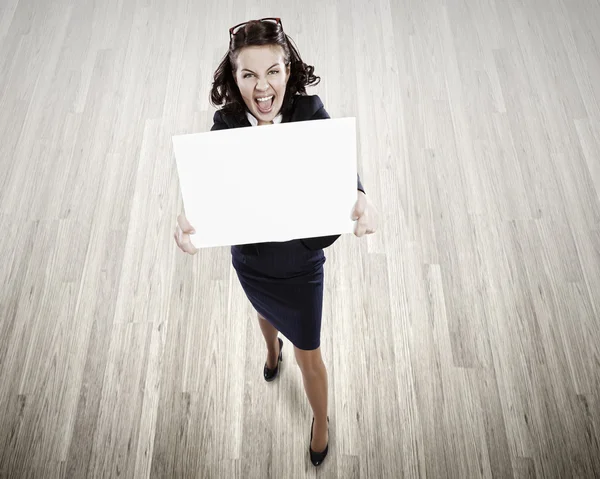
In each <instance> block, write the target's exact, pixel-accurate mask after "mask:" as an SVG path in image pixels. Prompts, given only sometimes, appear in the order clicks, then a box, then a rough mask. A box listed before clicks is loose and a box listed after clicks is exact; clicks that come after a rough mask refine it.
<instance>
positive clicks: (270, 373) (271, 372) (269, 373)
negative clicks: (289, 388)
mask: <svg viewBox="0 0 600 479" xmlns="http://www.w3.org/2000/svg"><path fill="white" fill-rule="evenodd" d="M277 339H278V340H279V358H277V366H275V368H274V369H269V368H268V367H267V363H265V369H264V376H265V381H267V382H271V381H273V379H275V378H276V377H277V373H278V372H279V363H280V362H281V361H282V360H283V356H282V354H281V353H282V351H283V341H282V340H281V338H277Z"/></svg>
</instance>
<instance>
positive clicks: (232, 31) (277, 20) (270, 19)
mask: <svg viewBox="0 0 600 479" xmlns="http://www.w3.org/2000/svg"><path fill="white" fill-rule="evenodd" d="M255 21H258V22H272V23H275V24H276V25H277V24H279V25H281V29H282V30H283V24H282V23H281V18H277V17H268V18H261V19H260V20H248V21H247V22H244V23H240V24H239V25H236V26H235V27H231V28H230V29H229V41H231V39H232V38H233V36H234V35H235V34H236V33H237V32H239V31H240V30H241V28H242V27H243V26H244V25H247V24H248V23H250V22H255Z"/></svg>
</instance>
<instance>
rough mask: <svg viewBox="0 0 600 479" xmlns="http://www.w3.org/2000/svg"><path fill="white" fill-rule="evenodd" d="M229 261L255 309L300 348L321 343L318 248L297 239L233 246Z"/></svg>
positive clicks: (322, 258)
mask: <svg viewBox="0 0 600 479" xmlns="http://www.w3.org/2000/svg"><path fill="white" fill-rule="evenodd" d="M231 257H232V264H233V267H234V268H235V271H236V273H237V276H238V278H239V280H240V284H241V285H242V289H243V290H244V292H245V293H246V296H247V297H248V299H249V300H250V303H252V306H253V307H254V309H255V310H256V311H257V312H258V313H260V315H261V316H262V317H263V318H265V319H266V320H267V321H269V323H271V324H272V325H273V326H274V327H275V328H276V329H277V330H279V331H280V332H281V333H282V334H283V335H284V336H285V337H286V338H288V340H290V341H291V343H292V344H293V345H294V346H296V347H297V348H299V349H303V350H313V349H317V348H318V347H319V346H320V344H321V315H322V312H323V276H324V273H323V264H324V263H325V261H326V258H325V254H324V252H323V250H322V249H319V250H317V251H311V250H309V249H308V248H307V247H306V246H304V245H303V244H302V242H301V241H300V240H292V241H285V242H275V243H259V244H257V245H256V247H254V246H250V247H248V245H246V246H237V245H236V246H232V247H231Z"/></svg>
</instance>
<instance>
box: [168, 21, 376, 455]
mask: <svg viewBox="0 0 600 479" xmlns="http://www.w3.org/2000/svg"><path fill="white" fill-rule="evenodd" d="M229 34H230V45H229V51H228V53H227V55H226V56H225V57H224V59H223V61H222V62H221V64H220V65H219V67H218V69H217V71H216V72H215V75H214V82H213V87H212V91H211V95H210V99H211V103H212V104H213V105H214V106H219V105H222V104H223V103H224V104H225V105H224V106H223V108H222V109H221V110H219V111H217V112H216V113H215V115H214V118H213V120H214V125H213V127H212V128H211V130H221V129H225V128H240V127H247V126H263V125H271V124H274V123H281V122H284V123H285V122H289V121H304V120H315V119H324V118H329V115H328V114H327V112H326V111H325V108H324V107H323V103H322V102H321V100H320V99H319V97H318V96H316V95H314V96H308V95H306V89H305V87H306V86H307V85H312V84H314V83H315V81H316V80H317V79H319V77H315V76H314V75H313V70H314V68H313V67H312V66H308V65H306V64H305V63H304V62H303V61H302V59H301V58H300V55H299V54H298V52H297V50H296V49H295V48H294V46H293V45H292V41H291V39H290V38H289V37H288V36H287V35H286V34H285V33H284V32H283V27H282V25H281V20H280V19H279V18H265V19H262V20H255V21H250V22H246V23H242V24H240V25H237V26H235V27H233V28H231V29H230V30H229ZM317 83H318V82H317ZM265 154H269V155H272V154H277V152H274V151H272V150H268V149H266V150H265ZM282 161H285V156H284V155H282ZM357 195H358V200H357V202H356V204H355V206H354V210H353V211H352V214H351V216H352V219H353V220H358V221H357V224H356V227H355V230H354V234H355V235H356V236H359V237H360V236H362V235H364V234H365V233H367V234H370V233H374V232H375V230H376V228H377V212H376V210H375V208H373V206H372V205H370V204H369V203H368V201H367V199H366V195H365V193H364V190H363V188H362V185H361V183H360V178H358V193H357ZM190 233H191V234H193V233H195V231H194V229H193V227H192V226H191V225H190V224H189V223H188V221H187V219H186V218H185V216H184V215H180V216H179V217H178V226H177V227H176V231H175V235H174V236H175V241H176V242H177V245H178V246H179V248H181V249H182V250H183V251H184V252H187V253H190V254H195V253H196V252H197V251H198V250H197V249H196V248H195V247H194V246H193V245H192V244H191V242H190V237H189V235H190ZM338 237H339V235H337V236H328V237H321V238H304V239H301V240H300V239H299V240H292V241H286V242H274V243H260V244H256V245H241V246H237V245H236V246H232V247H231V254H232V263H233V266H234V268H235V270H236V273H237V276H238V279H239V281H240V283H241V285H242V288H243V289H244V292H245V293H246V296H247V297H248V299H249V300H250V302H251V303H252V305H253V306H254V308H255V309H256V311H257V313H258V322H259V325H260V329H261V331H262V334H263V336H264V338H265V342H266V346H267V361H266V363H265V366H264V371H263V375H264V378H265V380H266V381H272V380H274V379H275V377H276V376H277V373H278V370H279V362H280V361H281V360H282V347H283V341H282V340H281V339H279V338H278V333H279V331H281V332H282V334H283V335H284V336H286V337H287V338H288V339H289V340H290V341H291V342H292V344H293V345H294V353H295V356H296V360H297V362H298V365H299V367H300V370H301V371H302V377H303V382H304V388H305V390H306V394H307V397H308V400H309V402H310V405H311V407H312V410H313V414H314V416H313V421H312V424H311V440H310V443H309V454H310V459H311V462H312V463H313V464H314V465H315V466H318V465H319V464H321V463H322V461H323V459H324V458H325V456H326V455H327V451H328V449H329V447H328V444H329V431H328V422H329V417H328V416H327V387H328V385H327V370H326V369H325V365H324V363H323V360H322V357H321V350H320V333H321V313H322V302H323V264H324V263H325V255H324V253H323V248H326V247H327V246H329V245H331V244H332V243H333V242H334V241H335V240H336V239H337V238H338Z"/></svg>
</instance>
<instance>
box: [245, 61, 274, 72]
mask: <svg viewBox="0 0 600 479" xmlns="http://www.w3.org/2000/svg"><path fill="white" fill-rule="evenodd" d="M277 65H279V63H274V64H273V65H271V66H270V67H269V68H267V71H268V70H270V69H271V68H273V67H276V66H277ZM244 70H245V71H247V72H250V73H254V72H253V71H252V70H248V69H247V68H242V71H244Z"/></svg>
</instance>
